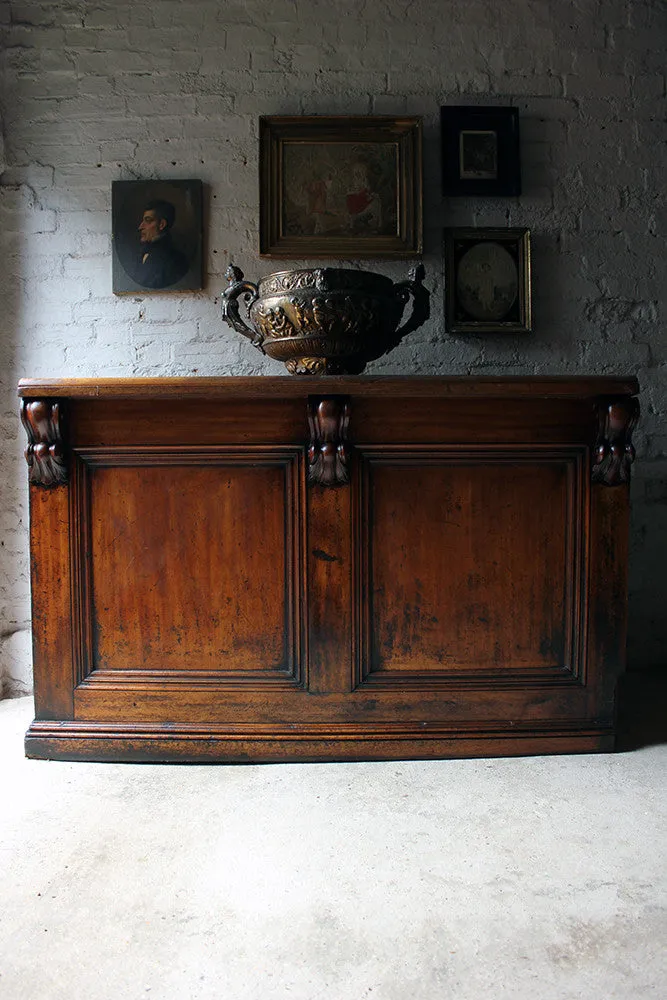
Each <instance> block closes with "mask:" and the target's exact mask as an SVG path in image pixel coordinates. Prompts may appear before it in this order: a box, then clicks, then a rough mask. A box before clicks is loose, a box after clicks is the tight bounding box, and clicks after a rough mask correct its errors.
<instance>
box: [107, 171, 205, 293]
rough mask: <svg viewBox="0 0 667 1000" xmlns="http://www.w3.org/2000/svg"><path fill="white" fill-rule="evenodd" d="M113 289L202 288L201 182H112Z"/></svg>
mask: <svg viewBox="0 0 667 1000" xmlns="http://www.w3.org/2000/svg"><path fill="white" fill-rule="evenodd" d="M111 227H112V290H113V292H114V294H116V295H131V294H135V295H136V294H142V295H145V294H152V293H164V292H190V291H198V290H199V289H201V288H202V284H203V282H202V241H203V222H202V182H201V181H200V180H137V181H113V182H112V185H111Z"/></svg>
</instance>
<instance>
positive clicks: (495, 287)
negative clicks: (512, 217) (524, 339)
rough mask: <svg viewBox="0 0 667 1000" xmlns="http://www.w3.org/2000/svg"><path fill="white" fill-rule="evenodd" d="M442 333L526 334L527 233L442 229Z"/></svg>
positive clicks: (528, 318)
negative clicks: (443, 300)
mask: <svg viewBox="0 0 667 1000" xmlns="http://www.w3.org/2000/svg"><path fill="white" fill-rule="evenodd" d="M444 255H445V325H446V329H447V332H448V333H455V334H465V333H472V334H480V333H481V334H486V333H509V334H512V333H530V332H531V331H532V305H531V275H530V230H528V229H524V228H516V229H499V228H498V229H497V228H484V229H482V228H479V229H475V228H467V229H445V231H444Z"/></svg>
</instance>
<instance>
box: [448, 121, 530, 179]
mask: <svg viewBox="0 0 667 1000" xmlns="http://www.w3.org/2000/svg"><path fill="white" fill-rule="evenodd" d="M440 126H441V137H442V193H443V194H444V195H446V196H450V197H452V196H453V197H457V196H469V195H478V196H479V195H481V196H486V197H493V196H496V195H501V196H502V195H505V196H513V197H516V196H518V195H520V194H521V159H520V149H519V111H518V108H514V107H468V106H461V105H456V106H449V107H441V108H440Z"/></svg>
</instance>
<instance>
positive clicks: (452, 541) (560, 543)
mask: <svg viewBox="0 0 667 1000" xmlns="http://www.w3.org/2000/svg"><path fill="white" fill-rule="evenodd" d="M580 458H581V455H580V454H579V455H577V454H576V453H575V455H574V456H572V455H570V457H569V460H566V459H565V458H564V457H562V456H561V457H560V458H558V457H556V458H554V457H551V458H549V457H542V458H541V459H538V458H533V457H531V458H528V457H526V455H525V454H523V455H522V454H521V453H517V454H513V455H506V456H504V457H503V456H502V455H501V456H497V455H496V456H494V455H493V454H488V453H487V454H486V455H478V456H476V457H475V458H474V459H469V460H468V461H467V462H466V461H461V459H460V458H457V457H455V456H452V455H450V456H449V458H447V457H445V456H444V455H443V456H442V457H441V458H437V457H434V455H433V452H432V451H429V452H427V453H426V455H424V454H422V455H421V456H417V455H414V456H412V457H410V456H409V455H408V454H405V453H403V454H400V453H399V455H397V456H395V457H384V458H383V457H380V456H379V455H376V456H375V457H374V458H368V459H367V461H366V463H365V466H366V470H365V477H364V478H365V486H364V495H365V501H364V502H365V504H366V510H365V517H364V520H365V523H366V524H367V537H366V539H365V542H366V544H365V546H364V549H365V556H364V573H365V582H364V587H363V589H364V592H365V593H366V595H367V601H366V607H365V610H364V614H363V625H362V628H363V631H364V634H365V643H364V660H365V662H362V664H361V671H360V673H361V677H362V678H365V679H366V680H367V681H379V680H382V681H383V682H386V683H388V682H389V681H390V679H391V680H392V681H393V682H394V683H395V682H400V681H401V680H405V679H406V678H413V679H417V678H419V677H420V675H423V676H421V679H422V680H427V681H429V682H432V681H433V680H434V679H435V678H436V677H438V676H441V677H442V678H444V679H446V678H452V677H455V676H458V677H460V676H465V675H466V674H469V673H471V672H480V673H482V672H483V673H484V674H485V675H486V679H488V681H492V680H493V678H494V677H496V678H498V679H502V680H503V681H507V680H508V679H509V678H510V677H515V678H517V679H519V680H521V679H522V678H523V676H525V674H526V673H531V672H532V673H534V674H537V675H538V676H542V677H544V678H545V679H547V678H550V679H552V680H553V679H555V677H557V676H558V675H559V674H560V675H564V674H566V675H568V676H569V679H570V680H571V679H572V677H573V676H576V675H577V673H578V671H579V652H580V649H581V642H582V636H581V628H580V621H581V608H580V602H581V589H580V581H581V575H582V560H583V552H582V544H581V534H580V532H579V528H578V523H579V522H581V520H582V517H581V513H582V512H581V507H582V499H583V494H582V492H581V486H580V478H581V477H580V475H579V473H578V467H579V460H580ZM362 541H363V540H362ZM389 675H396V676H393V677H391V678H390V676H389Z"/></svg>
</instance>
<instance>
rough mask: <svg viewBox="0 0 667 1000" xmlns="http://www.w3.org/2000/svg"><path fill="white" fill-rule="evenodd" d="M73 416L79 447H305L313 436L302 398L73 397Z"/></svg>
mask: <svg viewBox="0 0 667 1000" xmlns="http://www.w3.org/2000/svg"><path fill="white" fill-rule="evenodd" d="M68 414H69V425H70V436H71V443H72V445H73V446H74V447H76V448H97V447H100V446H102V445H103V446H106V447H113V446H125V447H129V448H136V447H137V446H139V445H153V446H158V445H161V446H162V447H169V446H172V447H173V446H177V445H185V446H188V447H193V446H195V445H199V446H206V445H212V446H215V445H218V444H226V445H238V446H240V447H247V446H248V445H252V444H257V443H259V444H265V445H272V444H273V445H287V444H295V445H296V444H298V445H302V444H303V443H304V442H305V441H306V438H307V434H308V425H307V420H306V407H305V403H304V401H303V400H290V399H287V400H279V399H277V400H265V401H263V402H262V403H261V404H260V403H259V402H258V401H252V400H245V399H240V400H233V401H228V402H220V401H216V400H211V401H207V402H206V403H205V404H204V403H202V402H200V401H197V400H193V399H184V400H178V399H175V400H172V401H169V400H158V401H151V400H148V399H138V400H133V399H129V400H125V399H123V400H107V399H93V400H85V401H81V400H72V401H71V402H70V404H69V407H68Z"/></svg>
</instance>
